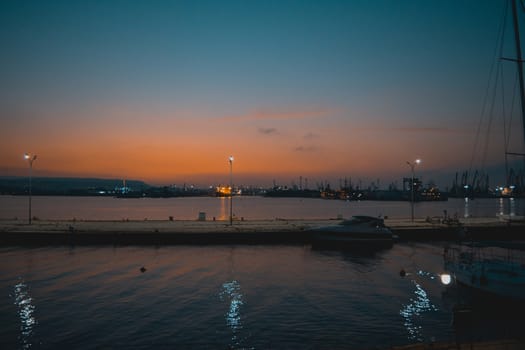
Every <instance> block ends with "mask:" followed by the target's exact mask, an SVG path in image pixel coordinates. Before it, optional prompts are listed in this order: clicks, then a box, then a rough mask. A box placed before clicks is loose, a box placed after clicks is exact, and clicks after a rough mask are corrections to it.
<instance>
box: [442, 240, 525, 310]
mask: <svg viewBox="0 0 525 350" xmlns="http://www.w3.org/2000/svg"><path fill="white" fill-rule="evenodd" d="M444 258H445V270H446V271H447V272H449V273H450V274H451V277H452V278H453V279H454V280H455V281H456V282H457V283H460V284H462V285H465V286H467V287H470V288H474V289H475V290H476V291H480V292H483V293H484V294H487V295H492V296H499V297H502V298H512V299H514V300H520V301H525V252H524V251H518V250H514V249H510V248H508V247H507V248H498V247H496V246H494V245H491V246H481V245H471V246H465V245H462V246H459V247H456V248H448V249H446V250H445V255H444Z"/></svg>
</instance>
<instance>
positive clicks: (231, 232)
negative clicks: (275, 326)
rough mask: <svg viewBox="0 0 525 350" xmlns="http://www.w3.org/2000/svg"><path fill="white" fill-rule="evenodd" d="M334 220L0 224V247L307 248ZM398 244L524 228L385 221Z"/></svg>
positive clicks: (489, 236)
mask: <svg viewBox="0 0 525 350" xmlns="http://www.w3.org/2000/svg"><path fill="white" fill-rule="evenodd" d="M339 222H340V220H336V219H326V220H286V219H275V220H238V221H233V223H232V225H230V224H229V222H228V221H212V220H208V221H206V220H174V221H171V220H155V221H154V220H144V221H65V220H62V221H56V220H38V221H33V223H32V225H28V224H27V223H25V222H21V221H18V220H3V221H0V245H4V246H6V245H22V246H31V245H62V244H68V245H89V244H91V245H97V244H100V245H103V244H113V245H128V244H136V245H151V244H153V245H161V244H202V245H207V244H308V243H310V241H311V236H310V234H309V232H308V229H310V228H314V227H319V226H327V225H336V224H338V223H339ZM385 224H386V226H388V227H390V228H391V230H392V231H393V233H394V234H395V235H396V236H398V239H399V241H460V240H512V241H516V240H524V239H525V238H524V237H525V222H523V221H519V222H518V221H508V220H501V219H499V218H467V219H463V220H458V221H457V222H455V223H452V224H451V223H441V222H432V221H429V220H423V219H419V220H415V221H414V222H411V221H410V220H408V219H386V220H385Z"/></svg>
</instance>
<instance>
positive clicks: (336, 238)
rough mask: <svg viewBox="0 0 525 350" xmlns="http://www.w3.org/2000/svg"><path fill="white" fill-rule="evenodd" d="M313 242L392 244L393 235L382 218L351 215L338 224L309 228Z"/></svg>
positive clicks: (339, 244) (375, 245)
mask: <svg viewBox="0 0 525 350" xmlns="http://www.w3.org/2000/svg"><path fill="white" fill-rule="evenodd" d="M309 232H310V233H311V234H312V242H313V243H314V244H318V245H319V244H323V245H332V246H335V247H362V246H368V247H385V246H392V244H393V242H394V238H395V236H394V235H393V234H392V231H391V230H390V229H389V228H388V227H386V226H385V223H384V220H383V219H381V218H377V217H373V216H364V215H360V216H353V217H352V218H351V219H348V220H343V221H341V222H340V223H339V224H336V225H329V226H322V227H316V228H312V229H310V230H309Z"/></svg>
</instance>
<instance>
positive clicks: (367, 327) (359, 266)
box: [0, 244, 523, 349]
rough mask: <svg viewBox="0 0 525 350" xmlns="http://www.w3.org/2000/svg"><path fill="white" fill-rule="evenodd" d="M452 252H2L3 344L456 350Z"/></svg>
mask: <svg viewBox="0 0 525 350" xmlns="http://www.w3.org/2000/svg"><path fill="white" fill-rule="evenodd" d="M442 252H443V247H442V246H440V245H430V244H415V245H412V244H397V245H395V246H394V247H393V248H391V249H387V250H384V251H378V252H373V253H370V254H357V253H354V252H341V251H329V250H314V249H312V248H311V247H310V246H213V247H203V246H198V247H197V246H168V247H156V248H155V247H45V248H35V249H25V248H15V247H12V248H10V247H2V248H0V263H1V265H2V274H1V277H0V325H1V327H0V343H1V344H3V348H6V349H17V348H18V349H29V348H34V349H56V348H75V349H98V348H115V349H146V348H158V349H164V348H166V349H167V348H169V349H173V348H177V349H185V348H191V349H226V348H234V349H269V348H273V349H283V348H284V349H304V348H306V349H318V348H326V349H333V348H353V349H356V348H357V349H369V348H374V347H387V346H391V345H401V344H407V343H413V342H420V341H424V342H430V341H453V340H454V339H455V337H456V336H457V334H456V332H455V330H454V328H453V327H452V308H453V307H454V305H455V304H456V297H455V296H454V294H453V293H451V292H450V291H449V290H448V288H450V286H449V287H446V286H444V285H442V284H441V283H440V282H439V278H438V274H440V273H441V272H442V266H443V258H442ZM142 266H144V267H145V268H146V271H145V272H141V271H140V268H141V267H142ZM401 269H405V270H406V271H407V272H408V274H407V276H405V277H401V276H400V274H399V272H400V270H401ZM517 324H518V325H519V324H520V323H517ZM521 324H523V323H521ZM496 327H497V326H496ZM499 327H500V328H501V329H507V330H508V327H506V326H501V325H500V326H499ZM491 334H495V330H494V328H491V331H490V332H486V333H483V332H482V333H481V334H478V335H477V337H481V338H482V337H490V335H491Z"/></svg>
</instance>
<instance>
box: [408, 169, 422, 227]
mask: <svg viewBox="0 0 525 350" xmlns="http://www.w3.org/2000/svg"><path fill="white" fill-rule="evenodd" d="M419 163H421V159H416V160H415V161H414V162H413V163H411V162H408V161H407V164H408V165H409V166H410V169H411V170H412V179H411V182H410V217H411V220H412V222H414V177H415V176H414V167H415V166H416V164H419Z"/></svg>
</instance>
